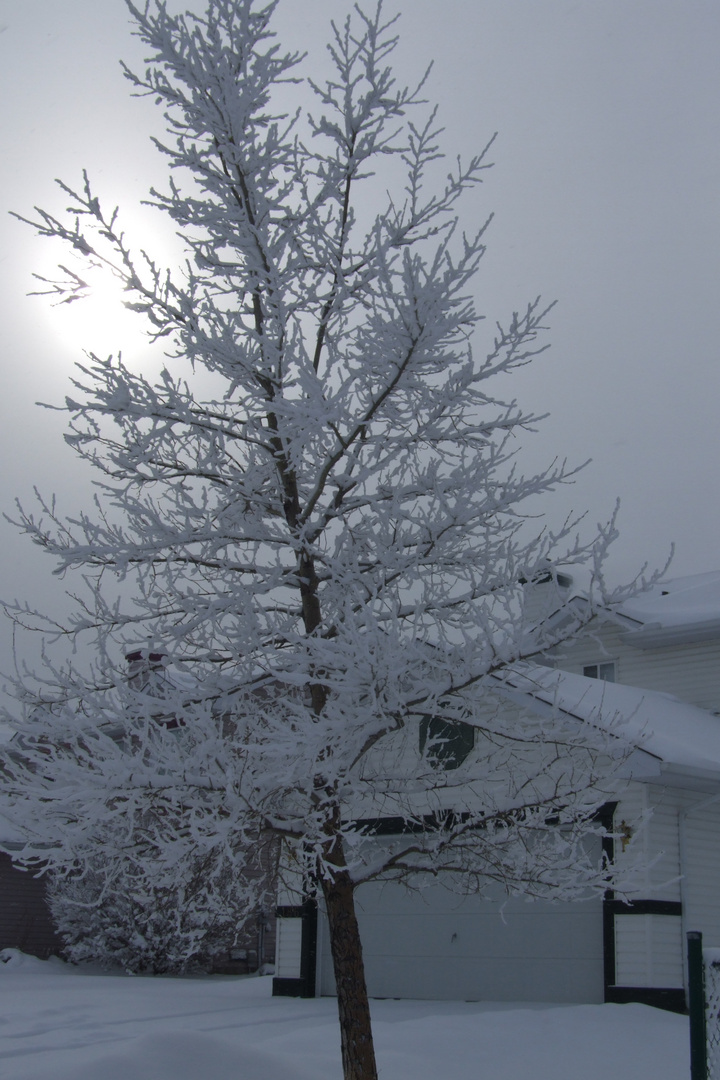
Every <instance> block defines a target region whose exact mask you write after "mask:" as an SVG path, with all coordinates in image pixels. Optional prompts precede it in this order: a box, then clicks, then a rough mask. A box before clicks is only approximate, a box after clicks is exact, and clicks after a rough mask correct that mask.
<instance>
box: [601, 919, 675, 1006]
mask: <svg viewBox="0 0 720 1080" xmlns="http://www.w3.org/2000/svg"><path fill="white" fill-rule="evenodd" d="M615 984H616V986H649V987H660V988H674V989H679V988H681V987H682V985H683V954H682V920H681V919H679V918H678V917H677V916H674V915H616V916H615Z"/></svg>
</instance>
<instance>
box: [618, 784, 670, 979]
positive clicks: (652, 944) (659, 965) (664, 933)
mask: <svg viewBox="0 0 720 1080" xmlns="http://www.w3.org/2000/svg"><path fill="white" fill-rule="evenodd" d="M683 805H684V794H683V793H682V792H679V791H677V790H675V789H666V788H656V787H651V786H649V785H646V784H638V783H633V784H630V785H628V789H627V791H626V792H624V793H623V796H622V798H621V799H620V800H619V802H618V806H617V809H616V811H615V820H614V830H615V832H616V834H622V833H623V832H625V831H626V829H627V830H628V831H630V832H632V834H633V835H632V838H631V839H630V842H629V843H627V844H626V846H625V850H624V851H623V844H622V837H621V836H620V835H618V837H617V839H616V841H615V863H616V866H617V868H618V871H619V885H620V890H621V891H622V893H623V894H624V895H626V896H627V897H628V899H631V900H632V899H637V900H671V901H679V900H680V899H681V890H680V845H679V811H680V809H681V808H682V806H683ZM615 984H616V985H617V986H644V987H655V988H665V989H669V988H673V989H680V988H681V987H682V985H683V921H682V919H681V918H680V917H679V916H677V915H657V914H652V915H631V914H627V915H624V914H618V915H616V916H615Z"/></svg>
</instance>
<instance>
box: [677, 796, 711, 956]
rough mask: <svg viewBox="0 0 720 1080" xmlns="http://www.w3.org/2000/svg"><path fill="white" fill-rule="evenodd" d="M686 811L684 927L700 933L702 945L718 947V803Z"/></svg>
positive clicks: (694, 801)
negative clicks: (702, 940)
mask: <svg viewBox="0 0 720 1080" xmlns="http://www.w3.org/2000/svg"><path fill="white" fill-rule="evenodd" d="M700 802H701V798H700V797H697V798H695V799H694V800H693V802H692V804H689V805H688V807H687V815H686V817H685V822H684V826H685V827H684V833H685V843H684V847H685V852H684V856H685V857H684V862H685V874H686V879H685V889H684V892H685V897H686V900H685V903H686V911H685V926H686V929H687V930H701V931H702V933H703V935H704V939H705V940H704V944H705V945H711V946H720V802H716V803H713V804H712V805H711V806H706V807H705V808H704V809H702V810H700V811H699V812H695V811H694V810H693V807H694V806H697V805H698V804H699V803H700Z"/></svg>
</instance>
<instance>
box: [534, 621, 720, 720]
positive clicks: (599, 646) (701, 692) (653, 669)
mask: <svg viewBox="0 0 720 1080" xmlns="http://www.w3.org/2000/svg"><path fill="white" fill-rule="evenodd" d="M553 659H554V662H555V663H556V665H557V667H559V668H562V669H563V670H564V671H571V672H574V673H576V674H578V675H582V671H583V667H584V666H585V664H595V663H602V662H604V661H607V660H614V661H615V663H616V680H617V682H620V683H625V684H626V685H627V686H639V687H641V688H643V689H645V690H659V691H661V692H663V693H666V694H673V695H674V696H675V697H678V698H680V699H681V700H682V701H688V702H690V704H691V705H697V706H699V708H701V709H708V710H709V711H710V712H715V711H720V641H701V642H698V643H696V644H694V645H672V646H668V647H666V648H662V649H638V648H636V647H634V646H632V645H629V644H627V643H626V642H625V640H624V639H623V633H622V631H621V630H620V629H619V628H618V627H616V626H613V625H611V624H609V623H604V624H603V625H602V626H598V627H596V628H595V629H594V631H593V633H592V634H589V635H587V636H586V637H583V638H581V639H580V640H579V641H576V642H573V643H572V644H569V645H567V646H563V647H562V648H561V649H558V650H557V652H556V654H554V656H553Z"/></svg>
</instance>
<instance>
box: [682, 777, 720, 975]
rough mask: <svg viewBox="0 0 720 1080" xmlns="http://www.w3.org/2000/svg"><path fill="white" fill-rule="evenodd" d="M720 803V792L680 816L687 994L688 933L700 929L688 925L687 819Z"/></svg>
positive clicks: (683, 947) (683, 934) (683, 951)
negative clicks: (686, 944)
mask: <svg viewBox="0 0 720 1080" xmlns="http://www.w3.org/2000/svg"><path fill="white" fill-rule="evenodd" d="M716 802H720V791H719V792H717V794H715V795H710V796H709V797H708V798H706V799H701V801H700V802H697V803H695V804H694V805H693V806H689V807H688V808H687V810H681V812H680V813H679V814H678V854H679V858H680V901H681V905H682V907H681V912H680V925H681V932H682V946H681V951H682V964H683V985H684V987H685V993H686V994H687V993H688V969H687V949H686V948H685V943H686V941H687V932H688V930H689V929H693V930H697V929H699V928H698V927H692V928H691V927H689V926H688V924H687V888H688V887H687V819H688V818H689V817H690V815H691V814H699V813H700V811H701V810H704V809H705V808H706V807H708V806H712V805H713V803H716Z"/></svg>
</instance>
